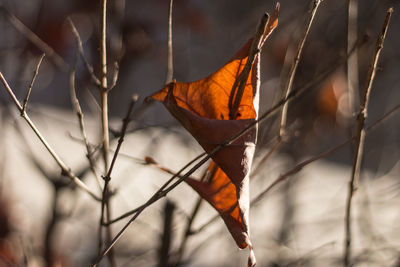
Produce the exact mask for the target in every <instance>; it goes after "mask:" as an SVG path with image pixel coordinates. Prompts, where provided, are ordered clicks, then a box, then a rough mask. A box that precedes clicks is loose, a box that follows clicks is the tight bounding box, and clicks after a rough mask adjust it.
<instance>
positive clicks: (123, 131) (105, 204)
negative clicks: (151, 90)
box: [100, 95, 138, 264]
mask: <svg viewBox="0 0 400 267" xmlns="http://www.w3.org/2000/svg"><path fill="white" fill-rule="evenodd" d="M137 99H138V97H137V96H136V95H134V96H133V97H132V99H131V102H130V104H129V108H128V111H127V113H126V116H125V118H124V119H123V120H122V121H123V123H122V127H121V135H120V137H119V139H118V145H117V148H116V149H115V152H114V156H113V158H112V161H111V165H110V168H109V170H108V172H107V174H106V175H105V176H104V177H103V179H104V188H103V195H102V201H101V218H100V219H101V222H100V231H101V227H102V226H105V227H106V228H107V229H110V225H105V224H104V211H105V209H106V208H109V207H108V205H109V198H110V195H109V192H108V183H109V182H110V180H111V173H112V171H113V169H114V164H115V161H116V160H117V157H118V153H119V150H120V149H121V146H122V143H123V141H124V138H125V134H126V128H127V127H128V123H129V122H130V115H131V113H132V109H133V106H134V105H135V103H136V102H137ZM107 220H110V217H109V216H107ZM109 240H111V237H110V238H109ZM111 261H113V260H112V259H111ZM112 264H113V263H112Z"/></svg>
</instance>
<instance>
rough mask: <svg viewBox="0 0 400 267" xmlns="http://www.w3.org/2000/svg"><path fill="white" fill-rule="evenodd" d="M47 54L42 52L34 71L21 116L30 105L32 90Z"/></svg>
mask: <svg viewBox="0 0 400 267" xmlns="http://www.w3.org/2000/svg"><path fill="white" fill-rule="evenodd" d="M45 55H46V54H44V53H43V54H42V56H41V57H40V59H39V61H38V63H37V65H36V68H35V71H34V72H33V76H32V80H31V83H30V84H29V88H28V91H27V92H26V96H25V99H24V103H23V105H22V110H21V116H22V114H24V113H25V110H26V106H27V105H28V101H29V96H30V95H31V92H32V87H33V84H34V83H35V80H36V77H37V75H38V74H39V68H40V64H42V60H43V58H44V56H45Z"/></svg>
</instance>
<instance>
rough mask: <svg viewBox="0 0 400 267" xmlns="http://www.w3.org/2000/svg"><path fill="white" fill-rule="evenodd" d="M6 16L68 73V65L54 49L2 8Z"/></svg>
mask: <svg viewBox="0 0 400 267" xmlns="http://www.w3.org/2000/svg"><path fill="white" fill-rule="evenodd" d="M0 9H1V10H3V12H4V13H5V14H6V17H7V19H8V20H9V21H10V23H11V24H12V25H13V26H14V28H15V29H17V30H18V31H19V32H20V33H21V34H22V35H23V36H24V37H25V38H26V39H28V40H29V41H31V42H32V43H33V44H34V45H35V46H36V47H37V48H39V50H41V51H42V52H43V53H45V54H46V56H48V57H49V58H51V59H52V61H53V62H54V63H55V64H56V65H57V66H58V67H59V68H60V69H61V70H63V71H68V64H67V63H66V62H65V61H64V59H63V58H62V57H61V56H60V55H59V54H57V53H56V52H55V51H54V49H53V48H51V47H50V46H49V45H48V44H46V43H45V42H44V41H43V40H42V39H40V38H39V36H37V35H36V34H35V33H34V32H33V31H31V30H30V29H29V28H28V27H27V26H26V25H25V24H24V23H22V21H20V20H19V19H18V18H17V17H16V16H15V15H14V14H12V13H11V12H10V11H8V10H7V9H6V8H5V7H4V6H1V7H0Z"/></svg>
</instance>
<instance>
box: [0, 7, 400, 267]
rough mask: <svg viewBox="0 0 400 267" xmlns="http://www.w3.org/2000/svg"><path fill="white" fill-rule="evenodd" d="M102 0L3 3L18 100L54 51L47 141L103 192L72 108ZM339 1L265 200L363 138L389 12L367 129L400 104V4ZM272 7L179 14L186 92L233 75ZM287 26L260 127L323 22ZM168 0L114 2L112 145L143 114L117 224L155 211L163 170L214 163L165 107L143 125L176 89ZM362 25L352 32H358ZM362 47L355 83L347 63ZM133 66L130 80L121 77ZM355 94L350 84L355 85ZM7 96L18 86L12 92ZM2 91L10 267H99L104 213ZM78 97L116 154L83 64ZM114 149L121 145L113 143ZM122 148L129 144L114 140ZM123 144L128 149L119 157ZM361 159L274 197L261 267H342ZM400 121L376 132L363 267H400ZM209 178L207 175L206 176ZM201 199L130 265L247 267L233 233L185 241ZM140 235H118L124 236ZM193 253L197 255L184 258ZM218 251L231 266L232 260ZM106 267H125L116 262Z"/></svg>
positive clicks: (36, 96) (177, 45)
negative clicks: (219, 74) (201, 157)
mask: <svg viewBox="0 0 400 267" xmlns="http://www.w3.org/2000/svg"><path fill="white" fill-rule="evenodd" d="M100 2H101V1H99V0H97V1H95V0H86V1H78V0H69V1H66V0H30V1H23V0H1V1H0V71H1V72H2V73H3V74H4V76H5V77H6V79H7V81H8V82H9V84H10V86H11V87H12V89H13V90H14V92H15V94H16V96H17V97H18V98H19V99H20V100H21V101H22V100H23V98H24V97H25V94H26V91H27V89H28V87H29V83H30V81H31V79H32V75H33V71H34V69H35V67H36V65H37V62H38V60H39V58H40V56H41V54H42V53H46V56H45V58H44V60H43V62H42V64H41V66H40V71H39V74H38V76H37V79H36V82H35V84H34V87H33V91H32V94H31V97H30V101H29V104H28V112H29V114H30V116H31V117H32V118H33V120H34V121H35V123H37V124H38V127H39V129H40V130H41V131H42V132H43V134H44V135H45V136H46V138H47V139H48V141H49V143H50V144H51V145H52V146H54V148H55V149H56V151H57V152H58V153H59V154H60V155H61V156H62V158H63V159H64V160H65V161H66V162H67V164H68V166H70V167H71V168H72V169H73V170H74V171H75V173H77V174H79V177H82V178H84V180H85V182H86V183H88V184H89V186H90V187H91V188H94V189H97V190H98V188H97V187H96V186H97V185H96V181H95V179H94V178H93V177H92V175H91V173H90V170H89V167H88V163H87V160H86V157H85V147H84V144H83V143H82V140H81V139H80V132H79V126H78V121H77V119H76V116H75V115H74V114H73V112H72V109H71V107H72V106H71V97H70V84H69V78H70V77H69V75H70V74H69V72H70V70H71V68H72V66H73V62H74V59H75V57H76V53H77V45H76V40H75V37H74V35H73V33H72V30H71V27H70V24H69V23H68V20H67V18H70V19H71V21H72V22H73V23H74V25H75V26H76V28H77V30H78V32H79V34H80V37H81V39H82V43H83V49H84V54H85V57H86V59H87V61H88V62H89V63H90V64H91V65H92V66H93V68H94V73H95V74H98V73H99V65H100V59H99V36H100V34H99V28H100V26H99V24H100V23H99V22H100V19H99V17H100V7H101V5H100ZM351 2H352V3H353V4H355V6H356V9H355V12H353V13H352V14H351V16H350V17H349V16H348V4H349V1H347V0H346V1H345V0H337V1H329V0H325V1H323V2H322V4H321V5H320V7H319V9H318V11H317V13H316V16H315V20H314V22H313V24H312V26H311V30H310V33H309V36H308V38H307V40H306V43H305V47H304V50H303V54H302V57H301V61H300V63H299V66H298V69H297V73H296V76H295V80H294V86H293V87H294V88H295V89H301V88H304V87H305V86H308V87H307V92H306V93H305V94H303V95H301V96H300V97H299V98H296V99H295V100H293V101H291V102H290V105H289V113H288V131H287V135H288V136H287V140H286V142H283V143H282V144H281V145H280V146H279V148H278V149H277V150H276V151H275V152H274V154H273V155H272V157H270V158H268V160H266V159H265V156H266V155H267V154H268V152H269V151H271V148H272V147H273V146H274V144H275V142H276V137H277V133H278V125H279V114H275V115H273V116H271V117H270V118H269V119H268V120H265V121H263V122H262V123H261V124H260V131H259V138H258V145H257V152H256V159H255V167H254V169H256V168H257V172H256V171H255V173H254V175H253V176H252V182H251V189H252V196H257V194H258V193H260V192H262V190H263V189H265V188H267V187H268V186H269V185H270V184H271V183H272V182H273V181H274V180H276V178H277V177H279V175H280V174H283V173H285V172H287V171H289V170H291V169H292V168H293V167H295V166H296V165H297V164H299V163H300V162H302V161H303V160H307V159H309V158H311V157H313V156H315V155H318V154H319V153H322V152H324V151H327V150H329V149H330V148H333V147H335V146H336V145H339V144H341V143H342V142H344V141H345V140H347V139H348V138H350V136H351V134H352V133H354V130H355V125H356V113H357V112H358V108H359V102H360V98H361V95H362V92H363V91H364V88H365V84H366V78H367V73H368V69H369V65H370V62H371V60H372V56H373V53H374V50H375V46H376V40H377V38H378V36H379V33H380V31H381V28H382V24H383V21H384V19H385V15H386V11H387V9H388V8H389V7H393V8H394V13H393V16H392V20H391V23H390V26H389V30H388V33H387V37H386V40H385V44H384V48H383V52H382V55H381V58H380V60H379V62H378V71H377V74H376V78H375V81H374V84H373V87H372V92H371V96H370V102H369V110H368V118H367V127H368V126H370V125H372V124H373V123H374V122H376V121H377V120H379V119H380V118H381V117H382V116H383V115H384V114H386V113H387V112H389V111H391V110H392V109H393V108H396V107H398V105H399V103H400V91H399V90H398V88H399V86H400V77H399V73H400V64H399V61H400V50H399V49H398V48H399V47H400V36H399V35H398V34H397V32H398V29H399V28H400V16H399V14H398V10H399V7H400V4H399V2H398V1H394V0H363V1H354V0H352V1H351ZM275 4H276V2H275V1H269V0H263V1H261V0H253V1H240V0H229V1H228V0H220V1H211V0H206V1H200V0H174V3H173V59H174V75H173V77H174V78H175V79H176V80H178V81H194V80H198V79H201V78H203V77H205V76H207V75H209V74H211V73H212V72H214V71H215V70H217V69H218V68H220V67H221V66H223V64H224V63H225V62H226V61H227V60H228V59H229V58H230V57H231V56H232V55H233V54H234V53H235V52H236V51H237V50H238V49H239V48H240V47H241V46H242V45H243V44H244V43H245V42H246V41H247V40H248V39H249V38H250V37H251V36H253V34H254V33H255V30H256V27H257V24H258V22H259V20H260V18H261V16H262V15H263V13H264V12H269V13H270V14H271V13H273V11H274V9H275ZM280 5H281V8H280V12H279V25H278V27H277V28H276V29H275V31H274V32H273V34H272V35H271V36H270V38H269V39H268V40H267V42H266V43H265V45H264V47H263V50H262V55H261V92H260V94H261V102H260V114H262V113H263V112H265V111H267V110H268V109H269V108H271V107H272V106H273V105H274V103H276V102H277V101H279V99H281V98H282V96H283V95H284V92H283V88H284V86H285V83H286V81H287V79H288V74H289V70H290V67H291V64H292V62H293V58H294V55H295V52H296V49H297V45H298V43H299V40H300V38H301V36H302V34H303V32H304V29H305V26H306V23H307V19H308V17H309V15H310V10H311V8H312V1H309V0H298V1H289V0H282V1H280ZM168 6H169V1H167V0H148V1H126V0H114V1H109V3H108V25H107V49H108V54H107V62H108V71H109V73H108V74H109V80H110V81H111V80H112V78H113V75H114V73H115V72H116V71H117V69H118V70H119V75H118V80H117V83H116V86H115V87H114V88H113V89H112V91H111V92H110V94H109V97H110V100H109V108H110V118H111V133H116V132H118V131H119V128H120V127H121V119H122V117H123V116H124V114H125V113H126V110H127V107H128V104H129V101H130V98H131V96H132V95H133V94H137V95H138V96H139V101H138V103H137V104H136V106H135V111H136V113H135V114H137V116H136V117H135V122H134V123H131V124H130V127H129V133H128V135H127V137H126V141H125V143H124V144H123V146H122V154H121V156H120V158H119V161H118V164H117V165H116V170H115V172H114V175H113V180H112V188H113V189H115V190H116V194H115V196H114V197H113V199H112V200H113V201H112V212H113V215H114V216H113V217H116V216H118V215H120V214H122V213H124V212H127V211H129V210H132V209H134V208H136V207H137V206H139V205H141V204H143V203H144V202H145V201H146V200H147V199H148V198H149V197H150V196H151V195H152V193H154V192H155V191H156V190H157V189H158V188H159V186H161V185H162V184H163V183H164V182H165V181H166V180H167V179H168V178H169V175H168V174H165V173H163V172H162V171H160V170H159V169H157V168H154V167H151V166H147V165H146V164H145V161H144V157H146V156H151V157H152V158H154V159H155V160H156V161H157V162H159V163H160V164H161V165H163V166H168V168H170V169H172V170H174V171H177V170H179V169H180V168H181V167H182V166H184V165H185V164H186V163H187V162H188V160H189V159H192V158H194V157H195V156H197V155H198V154H199V153H201V152H202V150H201V148H200V147H199V146H198V144H197V143H195V141H194V140H193V139H192V138H191V137H190V136H189V135H188V134H187V133H185V132H184V131H183V130H182V128H181V127H180V126H179V125H178V123H177V122H176V120H175V119H174V118H173V117H172V116H171V115H170V114H169V113H168V112H166V110H165V108H164V107H163V106H162V105H161V104H160V103H155V104H153V105H151V106H150V107H147V108H146V109H145V110H144V112H142V109H141V108H142V107H143V106H142V105H141V103H142V102H143V99H144V98H145V97H147V96H149V95H150V94H152V93H154V92H155V91H157V90H159V89H161V88H162V87H163V85H164V83H165V79H166V73H167V54H168V49H167V37H168V24H167V21H168ZM349 25H350V26H352V28H351V30H350V31H348V26H349ZM353 46H355V47H356V49H355V50H354V51H355V52H353V53H352V55H353V57H352V61H351V63H349V64H351V65H350V69H349V70H350V71H348V67H347V63H348V62H347V61H346V54H347V52H348V49H349V48H348V47H353ZM115 63H117V64H118V68H117V67H116V64H115ZM349 84H350V86H349ZM3 89H4V88H3ZM3 89H1V90H0V115H1V117H0V134H1V136H2V138H1V139H0V266H90V264H91V263H92V262H93V260H94V259H95V258H96V255H97V242H98V241H97V238H98V237H97V232H98V230H97V228H98V224H99V216H100V215H99V214H100V206H99V205H98V203H97V202H95V201H93V200H92V199H90V198H89V197H88V196H87V195H85V193H83V192H81V191H80V190H77V189H76V188H74V187H73V186H72V185H71V184H70V183H69V180H68V179H67V178H65V177H62V176H61V175H60V170H59V168H58V167H57V166H56V164H55V163H54V162H53V159H52V158H51V157H50V156H49V155H48V153H47V151H46V150H45V149H44V148H43V147H42V145H41V144H40V143H39V142H38V140H37V138H36V136H34V134H33V132H32V131H31V130H30V129H29V128H28V126H27V125H26V124H25V122H24V121H23V120H22V119H20V117H19V114H18V112H17V110H16V108H15V106H13V103H12V101H11V99H10V98H9V96H8V95H7V93H6V91H5V90H3ZM76 89H77V96H78V98H79V100H80V102H81V105H82V108H83V111H84V114H85V123H86V126H87V131H88V135H89V140H90V141H91V142H92V143H93V144H97V143H98V141H99V140H100V139H99V138H100V137H99V134H100V130H99V129H100V128H99V127H100V114H99V109H98V104H97V103H98V89H97V88H96V86H95V85H94V84H93V82H92V80H91V77H90V74H89V73H88V71H87V70H86V68H85V66H84V63H83V61H82V60H78V64H77V66H76ZM113 138H114V137H113ZM114 139H115V138H114ZM115 144H116V140H114V142H113V143H112V148H115ZM353 150H354V148H353V147H352V146H350V145H348V146H345V147H344V148H342V149H340V150H339V151H337V152H336V153H333V154H331V155H329V156H328V157H326V158H324V159H321V160H318V161H317V162H315V163H313V164H310V166H307V167H306V168H304V170H302V171H301V172H298V173H297V174H295V175H293V176H291V177H290V178H289V179H287V181H285V182H283V183H282V184H280V185H278V186H277V187H275V188H274V189H273V190H271V191H270V192H268V194H266V195H265V196H264V197H263V198H262V199H261V201H259V202H258V203H257V204H256V205H254V206H253V207H252V209H251V212H250V219H251V234H252V239H253V244H254V248H255V253H256V256H257V259H258V262H259V263H258V265H259V266H341V265H342V263H341V261H342V254H343V244H344V241H343V238H344V214H345V209H344V207H345V201H346V194H347V187H348V185H347V183H348V181H349V180H350V175H351V167H352V158H353ZM399 158H400V115H399V114H398V112H397V113H396V112H394V113H393V114H392V115H391V116H390V117H389V118H387V119H386V120H384V121H382V122H381V123H380V124H379V125H378V126H377V127H375V128H374V129H373V130H371V131H369V132H368V134H367V137H366V140H365V148H364V158H363V163H362V176H361V180H360V186H359V190H358V193H357V194H356V195H355V199H356V200H355V204H354V214H353V216H354V217H353V225H354V232H353V235H354V236H353V237H354V238H353V244H352V245H353V250H354V251H353V254H352V258H353V263H354V265H356V266H399V264H400V253H399V252H400V251H399V248H400V231H399V227H400V225H399V223H398V222H399V216H400V213H399V211H398V204H399V203H398V202H399V201H400V197H399V189H400V184H399V173H400V165H399V162H398V161H399ZM200 174H201V170H199V172H197V173H196V175H198V176H200ZM197 199H198V197H197V195H196V194H195V192H194V191H192V189H190V188H189V187H188V186H186V185H184V184H182V185H180V186H179V187H178V188H177V189H176V190H174V191H173V192H171V194H169V195H168V197H167V198H166V199H164V200H162V201H159V202H157V203H156V204H154V205H153V206H152V207H150V208H149V209H148V210H146V212H145V213H144V214H143V215H141V216H140V217H139V219H138V220H137V221H135V223H134V224H133V225H132V226H130V228H129V229H128V231H127V232H126V234H124V236H123V238H122V239H121V240H120V241H119V242H118V243H117V245H116V248H115V251H114V253H115V257H116V259H117V264H116V266H175V265H180V266H245V264H246V260H247V251H240V252H238V251H239V250H238V249H237V248H236V246H235V244H234V242H233V239H232V238H231V237H230V235H229V233H228V231H227V230H226V229H225V227H224V224H223V222H222V220H221V219H218V220H216V221H215V222H213V223H212V224H210V225H209V226H208V227H206V228H205V230H202V231H199V232H198V233H197V234H194V235H190V236H189V237H187V241H185V242H184V240H186V239H185V227H186V225H187V221H188V218H190V214H191V213H192V210H193V208H194V206H195V205H196V203H197ZM215 215H216V212H215V211H214V210H213V209H212V208H210V207H209V206H208V204H206V203H203V204H202V205H201V209H200V211H199V214H198V216H196V218H195V220H194V222H193V229H194V230H196V229H202V228H201V226H202V225H204V223H207V222H208V221H209V220H210V219H212V218H213V217H214V216H215ZM125 222H126V220H125V221H122V222H118V223H116V224H113V226H112V229H113V232H114V233H116V232H117V231H118V230H119V229H120V228H121V227H122V226H123V223H125ZM182 247H183V248H182ZM216 251H218V252H216ZM177 263H178V264H177ZM100 266H110V263H109V262H108V261H107V259H104V260H103V261H102V263H101V264H100Z"/></svg>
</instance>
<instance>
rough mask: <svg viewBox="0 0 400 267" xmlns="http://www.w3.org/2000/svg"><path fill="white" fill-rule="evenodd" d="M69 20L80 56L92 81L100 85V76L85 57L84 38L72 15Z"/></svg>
mask: <svg viewBox="0 0 400 267" xmlns="http://www.w3.org/2000/svg"><path fill="white" fill-rule="evenodd" d="M67 20H68V22H69V25H70V26H71V30H72V33H73V34H74V36H75V39H76V43H77V46H78V51H79V55H80V57H81V59H82V61H83V63H84V65H85V67H86V70H87V71H88V72H89V74H90V77H91V79H92V81H93V82H94V84H95V85H96V86H100V85H101V83H100V80H99V78H97V76H96V74H94V70H93V67H92V66H91V65H90V64H89V62H88V61H87V59H86V57H85V53H84V51H83V45H82V39H81V37H80V35H79V32H78V30H77V29H76V27H75V24H74V22H73V21H72V19H71V18H70V17H68V18H67Z"/></svg>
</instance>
